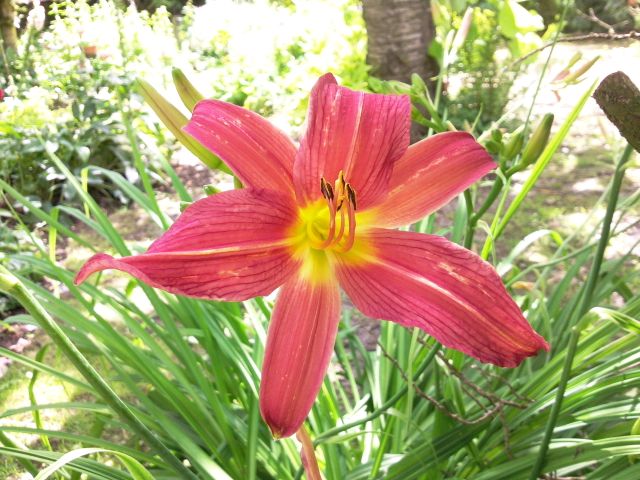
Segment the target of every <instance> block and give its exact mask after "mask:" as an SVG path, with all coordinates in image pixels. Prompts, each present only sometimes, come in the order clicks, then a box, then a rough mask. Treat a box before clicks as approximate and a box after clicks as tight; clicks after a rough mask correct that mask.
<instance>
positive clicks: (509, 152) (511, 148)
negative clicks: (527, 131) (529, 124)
mask: <svg viewBox="0 0 640 480" xmlns="http://www.w3.org/2000/svg"><path fill="white" fill-rule="evenodd" d="M522 145H524V125H521V126H519V127H518V128H517V129H515V130H514V131H513V132H512V133H511V135H509V141H508V142H507V143H506V145H505V146H504V149H503V150H502V156H503V157H504V159H505V160H506V161H511V160H513V159H514V158H515V157H516V155H518V153H520V151H521V150H522Z"/></svg>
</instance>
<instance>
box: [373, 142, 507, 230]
mask: <svg viewBox="0 0 640 480" xmlns="http://www.w3.org/2000/svg"><path fill="white" fill-rule="evenodd" d="M495 167H496V163H495V162H494V161H493V159H492V158H491V156H490V155H489V154H488V153H487V152H486V150H485V149H484V148H482V146H481V145H480V144H478V142H476V141H475V140H474V138H473V137H472V136H471V135H469V134H468V133H465V132H445V133H439V134H437V135H433V136H431V137H429V138H425V139H424V140H422V141H420V142H418V143H415V144H413V145H411V146H410V147H409V149H408V150H407V152H406V153H405V154H404V155H403V156H402V158H400V160H398V161H397V162H396V166H395V168H394V170H393V175H392V176H391V181H390V185H389V195H388V196H387V197H386V198H385V199H384V201H383V202H382V204H381V205H378V206H377V207H376V209H375V212H376V213H375V218H376V220H375V222H376V224H378V225H380V226H385V227H400V226H403V225H409V224H411V223H414V222H417V221H419V220H421V219H422V218H424V217H425V216H427V215H429V214H430V213H433V212H435V211H436V210H438V209H439V208H440V207H442V206H443V205H445V204H447V203H449V201H451V199H453V198H454V197H456V196H457V195H458V194H459V193H461V192H463V191H464V190H466V189H467V188H469V186H471V185H472V184H473V183H475V182H476V181H478V180H479V179H480V178H482V177H483V176H484V175H485V174H487V173H488V172H489V171H491V170H493V169H494V168H495Z"/></svg>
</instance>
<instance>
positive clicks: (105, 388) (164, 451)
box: [0, 265, 197, 480]
mask: <svg viewBox="0 0 640 480" xmlns="http://www.w3.org/2000/svg"><path fill="white" fill-rule="evenodd" d="M0 292H4V293H6V294H7V295H9V296H10V297H13V298H15V299H16V300H17V301H18V303H20V304H21V305H22V306H23V307H24V308H25V309H26V310H27V311H28V312H29V313H30V314H31V316H32V317H33V318H34V319H35V320H36V322H38V325H39V326H40V327H41V328H42V329H43V330H44V331H45V332H46V333H47V335H49V337H50V338H51V340H52V341H53V343H55V344H56V346H57V347H58V348H59V349H60V350H62V352H63V353H64V354H65V355H66V356H67V358H69V360H71V363H73V365H74V366H75V367H76V368H77V369H78V371H79V372H80V373H81V374H82V376H83V377H84V378H85V379H86V380H87V382H89V384H90V385H91V386H92V387H93V388H94V389H95V392H96V394H97V395H99V396H100V398H102V399H103V400H104V402H105V403H107V404H108V405H109V406H110V407H111V409H112V410H113V411H114V412H115V413H116V414H117V415H119V416H120V418H122V419H123V420H125V421H126V422H127V423H128V424H129V425H130V426H131V428H132V429H133V431H135V432H136V433H137V434H138V435H140V437H142V438H143V439H144V440H145V441H146V442H147V443H148V444H149V446H150V447H151V448H153V449H154V450H156V451H157V453H158V454H159V455H160V456H161V457H162V458H163V459H164V460H166V461H167V463H169V464H171V466H172V467H173V468H174V470H175V472H176V473H177V474H179V475H180V476H181V478H185V479H194V480H195V479H196V478H197V477H196V476H195V475H194V474H193V473H192V472H191V471H190V470H189V469H188V468H187V467H185V466H184V464H183V463H182V462H181V461H180V459H179V458H178V457H176V456H175V455H174V454H173V452H171V450H169V449H168V448H167V446H166V445H165V444H164V443H162V441H161V440H160V439H159V438H158V437H156V435H155V434H154V433H153V432H152V431H151V430H149V428H148V427H147V426H146V425H145V424H144V423H142V421H141V420H140V419H139V418H138V417H137V416H136V415H135V413H133V411H132V410H131V409H130V408H129V407H128V406H127V405H126V404H125V403H124V402H123V401H122V400H121V399H120V397H119V396H118V395H117V394H116V393H115V392H114V391H113V390H112V389H111V387H110V386H109V385H108V384H107V382H106V381H105V380H104V379H103V378H102V377H101V376H100V374H99V373H98V372H97V371H96V370H95V369H94V368H93V366H92V365H91V363H90V362H89V360H87V358H86V357H85V356H84V355H83V354H82V353H81V352H80V350H78V348H77V347H76V346H75V345H74V344H73V343H72V342H71V340H70V339H69V337H67V335H66V334H65V333H64V331H63V330H62V328H60V326H59V325H58V324H57V323H56V322H55V321H54V320H53V318H51V316H49V314H48V313H47V311H46V310H45V309H44V308H43V307H42V305H41V304H40V303H39V302H38V300H36V298H35V297H34V296H33V295H32V294H31V292H30V291H29V290H28V289H27V288H26V287H25V286H24V284H23V283H22V282H21V281H20V280H19V279H18V277H16V276H15V275H13V274H12V273H11V272H9V270H7V269H6V268H5V267H3V266H2V265H0Z"/></svg>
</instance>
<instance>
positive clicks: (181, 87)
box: [171, 68, 204, 112]
mask: <svg viewBox="0 0 640 480" xmlns="http://www.w3.org/2000/svg"><path fill="white" fill-rule="evenodd" d="M171 76H172V77H173V84H174V85H175V87H176V91H177V92H178V95H180V99H181V100H182V103H184V106H185V107H187V108H188V109H189V111H190V112H193V109H194V108H195V107H196V104H197V103H198V102H199V101H200V100H202V99H203V98H204V97H203V96H202V94H201V93H200V92H199V91H198V90H197V89H196V87H194V86H193V84H192V83H191V82H190V81H189V79H188V78H187V76H186V75H185V74H184V73H183V72H182V70H180V69H179V68H174V69H173V70H171Z"/></svg>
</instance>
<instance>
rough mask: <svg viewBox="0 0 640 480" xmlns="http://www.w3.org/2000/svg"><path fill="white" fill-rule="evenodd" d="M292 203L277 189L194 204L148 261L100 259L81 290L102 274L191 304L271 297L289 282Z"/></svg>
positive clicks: (91, 264)
mask: <svg viewBox="0 0 640 480" xmlns="http://www.w3.org/2000/svg"><path fill="white" fill-rule="evenodd" d="M295 218H296V211H295V207H294V206H293V202H292V199H291V198H290V197H286V196H284V195H280V194H277V193H275V192H272V191H270V190H248V189H245V190H234V191H230V192H223V193H219V194H217V195H213V196H210V197H207V198H204V199H202V200H199V201H197V202H195V203H194V204H193V205H191V206H190V207H189V208H187V209H186V210H185V211H184V213H183V214H182V215H181V216H180V217H179V218H178V220H176V222H175V223H174V224H173V225H172V227H171V228H170V229H169V230H168V231H167V232H165V233H164V234H163V235H162V236H161V237H160V238H159V239H158V240H156V241H155V242H154V243H153V244H152V245H151V247H150V248H149V250H147V252H146V253H145V254H143V255H136V256H132V257H125V258H121V259H115V258H113V257H111V256H109V255H105V254H98V255H95V256H93V257H92V258H91V259H89V261H88V262H87V263H85V265H84V266H83V267H82V269H81V270H80V272H78V275H77V276H76V280H75V282H76V284H78V283H81V282H83V281H84V280H85V279H86V278H87V277H88V276H89V275H91V274H92V273H94V272H98V271H100V270H105V269H108V268H113V269H116V270H122V271H124V272H127V273H130V274H131V275H133V276H134V277H136V278H138V279H140V280H142V281H144V282H146V283H148V284H149V285H151V286H152V287H156V288H161V289H163V290H166V291H168V292H172V293H177V294H180V295H187V296H191V297H199V298H207V299H214V300H228V301H241V300H246V299H248V298H251V297H255V296H260V295H267V294H269V293H271V292H272V291H273V290H275V289H276V288H277V287H279V286H280V285H281V284H282V283H284V281H285V280H286V279H287V277H288V276H290V275H291V274H292V273H293V272H294V271H295V269H296V268H297V265H298V264H299V262H298V261H296V260H293V259H292V257H291V253H290V251H291V247H290V246H289V243H288V239H287V231H288V229H289V228H290V226H291V223H292V222H293V221H295Z"/></svg>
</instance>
